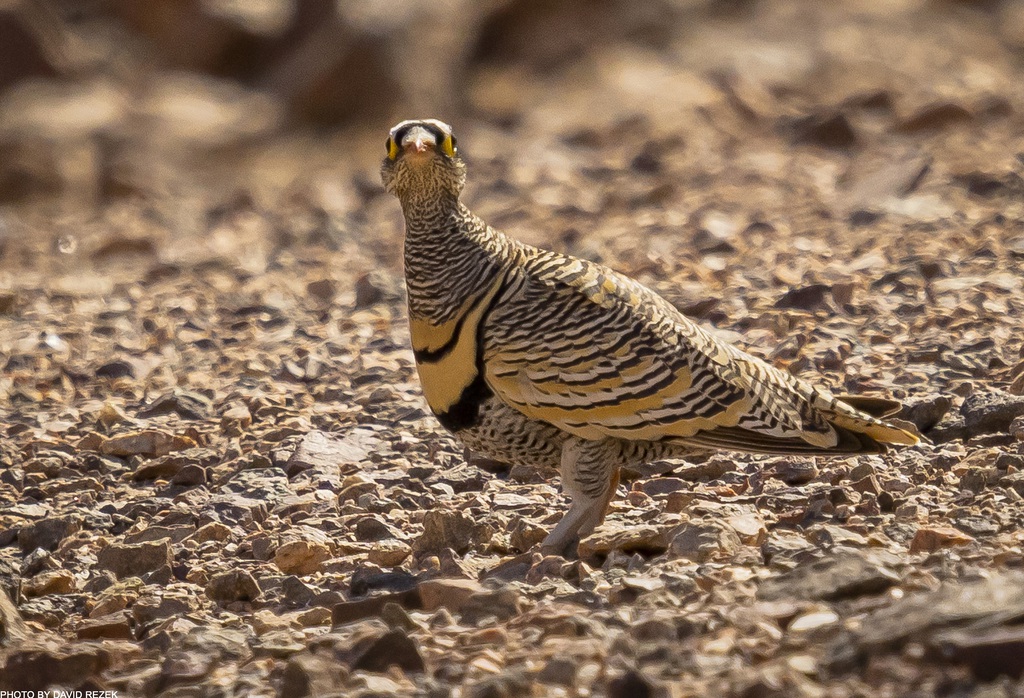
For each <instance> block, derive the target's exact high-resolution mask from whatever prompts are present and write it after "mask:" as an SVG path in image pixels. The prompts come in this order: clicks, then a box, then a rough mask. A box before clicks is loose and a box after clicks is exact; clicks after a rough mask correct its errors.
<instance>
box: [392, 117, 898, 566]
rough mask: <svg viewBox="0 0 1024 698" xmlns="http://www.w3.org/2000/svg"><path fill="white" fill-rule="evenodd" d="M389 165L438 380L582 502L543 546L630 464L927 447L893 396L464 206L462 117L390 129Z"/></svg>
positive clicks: (489, 449) (416, 342) (446, 407)
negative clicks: (741, 343)
mask: <svg viewBox="0 0 1024 698" xmlns="http://www.w3.org/2000/svg"><path fill="white" fill-rule="evenodd" d="M387 147H388V157H387V158H386V159H385V160H384V164H383V166H382V170H381V173H382V178H383V181H384V184H385V186H386V188H387V189H388V191H390V192H392V193H394V194H395V195H396V196H397V197H398V199H399V200H400V202H401V204H402V208H403V211H404V214H405V222H406V243H405V271H406V281H407V284H408V290H409V315H410V329H411V335H412V343H413V350H414V352H415V356H416V362H417V367H418V369H419V373H420V379H421V383H422V385H423V393H424V396H425V398H426V400H427V403H428V404H429V405H430V408H431V409H432V410H433V412H434V413H435V414H436V415H437V417H438V419H439V420H440V422H441V424H442V425H443V426H445V427H446V428H448V429H450V430H451V431H453V432H454V433H455V434H456V436H457V437H458V438H459V439H460V440H462V442H463V443H464V444H466V445H467V446H468V447H469V448H470V449H473V450H475V451H478V452H480V453H481V454H483V455H486V456H488V457H490V458H495V459H498V460H505V461H507V462H513V463H522V464H526V465H537V466H547V467H558V468H559V469H560V471H561V475H562V486H563V489H564V490H565V491H566V492H567V493H568V494H569V495H570V496H571V497H572V505H571V507H570V509H569V512H568V513H567V514H566V516H565V517H564V518H563V519H562V521H561V522H560V523H559V524H558V526H557V527H556V528H555V530H554V531H553V532H552V533H551V535H549V536H548V538H547V539H546V540H545V541H544V548H545V549H548V550H551V551H555V552H559V553H572V552H574V551H575V546H576V544H577V542H578V541H579V538H580V536H582V535H585V534H587V533H589V532H590V531H591V530H593V528H594V527H595V526H597V525H598V524H599V523H600V522H601V520H602V519H603V517H604V513H605V510H606V508H607V505H608V502H609V501H610V499H611V497H612V496H613V494H614V491H615V487H616V485H617V482H618V472H619V469H620V468H621V467H622V466H625V465H629V464H637V463H640V462H644V461H648V460H654V459H660V458H670V457H674V456H676V457H677V456H682V455H685V454H686V453H692V452H693V451H694V450H695V449H708V448H722V449H730V450H742V451H753V452H762V453H794V454H806V455H836V454H850V453H871V452H875V453H877V452H881V451H883V450H884V449H885V446H884V444H908V445H909V444H914V443H917V441H918V438H917V436H916V434H915V433H913V431H912V428H911V427H905V426H903V425H898V424H894V423H891V422H886V421H883V418H884V417H886V416H888V415H890V414H891V413H892V412H893V411H895V410H896V409H898V408H899V405H898V403H895V402H893V401H890V400H883V399H879V398H866V397H849V398H845V397H844V398H840V397H837V396H834V395H832V394H831V393H829V392H828V391H827V390H824V389H821V388H817V387H814V386H812V385H810V384H809V383H807V382H805V381H802V380H800V379H798V378H796V377H794V376H793V375H791V374H789V373H787V372H785V371H781V370H779V369H777V368H775V367H773V366H771V365H769V364H767V363H765V362H763V361H761V360H759V359H757V358H755V357H752V356H750V355H748V354H745V353H743V352H742V351H740V350H738V349H736V348H735V347H733V346H731V345H729V344H726V343H725V342H723V341H721V340H719V339H716V338H715V337H713V336H712V335H710V334H709V333H707V332H706V331H704V330H703V329H701V328H700V327H699V326H698V325H696V324H695V323H693V322H692V321H690V320H689V319H687V318H686V317H684V316H683V315H682V313H680V312H679V311H678V310H676V308H675V307H673V306H672V305H671V304H669V303H668V302H667V301H665V300H664V299H662V298H661V297H660V296H658V295H657V294H655V293H654V292H653V291H651V290H649V289H647V288H646V287H644V286H642V285H641V284H639V283H638V282H636V281H634V280H632V279H630V278H628V277H626V276H623V275H621V274H618V273H616V272H614V271H612V270H611V269H608V268H606V267H603V266H601V265H598V264H594V263H591V262H587V261H584V260H580V259H575V258H572V257H569V256H566V255H561V254H557V253H555V252H550V251H546V250H541V249H537V248H534V247H530V246H528V245H525V244H523V243H520V242H518V241H515V240H513V239H511V238H508V237H506V236H505V235H503V234H502V233H500V232H498V231H496V230H494V229H493V228H491V227H489V226H487V225H486V224H485V223H484V222H483V221H482V220H480V219H479V218H477V217H476V216H474V215H473V214H472V213H471V212H470V211H469V209H467V208H466V207H465V206H464V205H463V204H462V203H461V202H460V201H459V196H460V194H461V191H462V187H463V185H464V183H465V165H464V164H463V162H462V160H461V158H460V157H459V156H458V154H457V151H456V148H455V139H454V137H453V136H452V133H451V128H450V127H449V126H448V125H447V124H444V123H442V122H440V121H436V120H432V119H427V120H420V121H405V122H402V123H400V124H398V125H397V126H395V128H394V129H392V130H391V133H390V136H389V138H388V143H387Z"/></svg>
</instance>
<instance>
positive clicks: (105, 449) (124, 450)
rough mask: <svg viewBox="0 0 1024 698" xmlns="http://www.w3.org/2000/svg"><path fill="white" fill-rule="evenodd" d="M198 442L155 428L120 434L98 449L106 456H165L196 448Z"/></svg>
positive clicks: (104, 442)
mask: <svg viewBox="0 0 1024 698" xmlns="http://www.w3.org/2000/svg"><path fill="white" fill-rule="evenodd" d="M195 446H196V442H195V441H193V440H192V439H191V438H189V437H187V436H178V435H177V434H168V433H166V432H162V431H157V430H155V429H146V430H143V431H137V432H132V433H129V434H120V435H118V436H113V437H111V438H109V439H106V440H104V441H103V442H102V443H100V445H99V448H98V449H97V450H98V451H99V452H100V453H102V454H103V455H106V456H117V457H119V458H125V457H127V456H163V455H166V454H168V453H172V452H174V451H183V450H185V449H187V448H195Z"/></svg>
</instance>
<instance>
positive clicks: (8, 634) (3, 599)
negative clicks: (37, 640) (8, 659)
mask: <svg viewBox="0 0 1024 698" xmlns="http://www.w3.org/2000/svg"><path fill="white" fill-rule="evenodd" d="M27 637H28V626H27V625H25V621H24V620H22V618H21V614H19V613H18V607H17V606H15V605H14V603H13V602H12V601H11V597H10V596H8V595H7V592H6V591H4V590H3V589H0V647H10V646H12V645H14V644H16V643H21V642H23V641H24V640H25V639H26V638H27Z"/></svg>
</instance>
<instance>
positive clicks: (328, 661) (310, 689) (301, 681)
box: [281, 652, 348, 698]
mask: <svg viewBox="0 0 1024 698" xmlns="http://www.w3.org/2000/svg"><path fill="white" fill-rule="evenodd" d="M346 678H348V670H347V669H346V667H345V666H344V665H342V664H339V663H338V662H337V660H335V659H333V658H331V657H326V656H322V655H319V654H313V653H311V652H302V653H299V654H295V655H293V656H291V657H289V658H288V663H287V664H286V665H285V667H284V672H283V673H282V675H281V695H282V696H295V697H296V698H303V697H304V696H319V695H327V694H331V693H340V692H341V690H342V689H343V688H344V685H345V679H346Z"/></svg>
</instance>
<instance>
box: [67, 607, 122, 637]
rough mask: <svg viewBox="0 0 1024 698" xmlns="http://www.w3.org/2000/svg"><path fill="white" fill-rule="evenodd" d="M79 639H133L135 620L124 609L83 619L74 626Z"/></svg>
mask: <svg viewBox="0 0 1024 698" xmlns="http://www.w3.org/2000/svg"><path fill="white" fill-rule="evenodd" d="M75 634H76V635H77V636H78V639H79V640H100V639H107V640H134V639H135V620H134V619H133V618H132V616H131V615H130V614H128V613H127V612H125V611H116V612H114V613H108V614H107V615H105V616H99V617H98V618H90V619H89V620H86V621H83V622H82V623H80V624H79V626H78V627H77V628H75Z"/></svg>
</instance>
